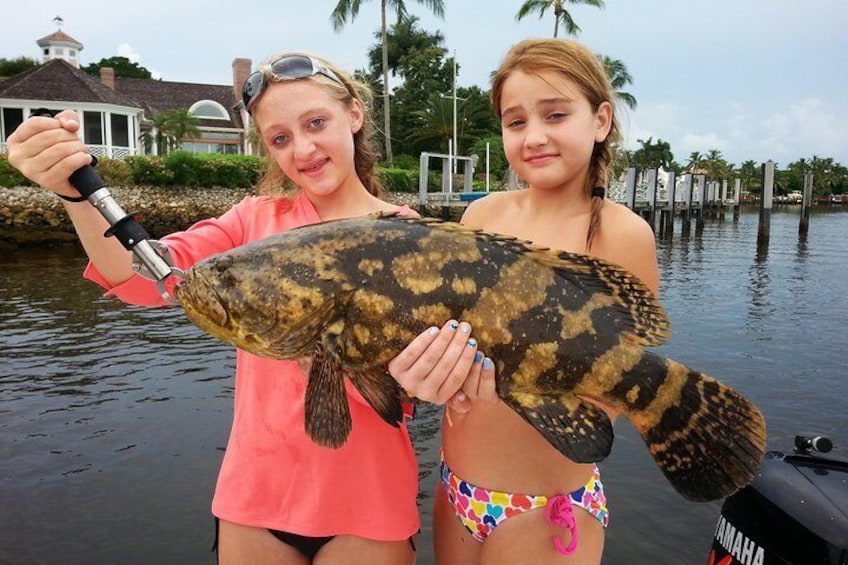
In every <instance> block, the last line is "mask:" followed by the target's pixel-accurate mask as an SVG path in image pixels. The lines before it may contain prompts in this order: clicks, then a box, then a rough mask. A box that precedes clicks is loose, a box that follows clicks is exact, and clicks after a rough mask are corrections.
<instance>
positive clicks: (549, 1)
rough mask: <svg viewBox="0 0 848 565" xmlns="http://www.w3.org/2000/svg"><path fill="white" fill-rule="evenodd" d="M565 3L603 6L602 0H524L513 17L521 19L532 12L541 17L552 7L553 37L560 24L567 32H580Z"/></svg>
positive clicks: (574, 33) (570, 33)
mask: <svg viewBox="0 0 848 565" xmlns="http://www.w3.org/2000/svg"><path fill="white" fill-rule="evenodd" d="M566 4H587V5H589V6H596V7H598V8H603V7H604V6H605V4H604V0H525V2H524V4H522V5H521V8H520V9H519V10H518V13H517V14H516V15H515V19H516V20H521V19H523V18H524V16H526V15H528V14H530V13H532V12H538V13H539V19H542V18H543V17H544V16H545V12H546V11H547V10H548V8H553V9H554V37H556V36H557V32H558V31H559V27H560V25H561V26H562V27H563V29H564V30H565V32H566V33H567V34H569V35H577V34H578V33H580V26H578V25H577V23H576V22H575V21H574V19H573V18H572V17H571V14H569V13H568V10H566V9H565V5H566Z"/></svg>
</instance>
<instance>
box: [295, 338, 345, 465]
mask: <svg viewBox="0 0 848 565" xmlns="http://www.w3.org/2000/svg"><path fill="white" fill-rule="evenodd" d="M305 410H306V422H305V426H306V435H308V436H309V437H310V438H311V439H312V441H314V442H315V443H317V444H318V445H321V446H324V447H332V448H339V447H341V446H342V445H344V443H345V441H347V438H348V436H349V435H350V430H351V427H352V423H351V418H350V406H348V401H347V394H346V393H345V387H344V374H343V372H342V367H341V363H340V362H339V361H338V360H336V359H332V358H329V357H327V356H325V355H323V354H322V353H317V354H316V355H315V358H314V359H313V361H312V368H311V369H310V371H309V382H308V383H307V385H306V406H305Z"/></svg>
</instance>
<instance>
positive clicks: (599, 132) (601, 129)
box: [595, 101, 612, 143]
mask: <svg viewBox="0 0 848 565" xmlns="http://www.w3.org/2000/svg"><path fill="white" fill-rule="evenodd" d="M610 128H612V104H610V103H609V102H607V101H604V102H601V104H600V106H598V110H597V111H596V112H595V142H597V143H601V142H602V141H604V140H605V139H606V138H607V136H608V135H609V132H610Z"/></svg>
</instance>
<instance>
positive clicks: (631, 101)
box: [597, 55, 636, 110]
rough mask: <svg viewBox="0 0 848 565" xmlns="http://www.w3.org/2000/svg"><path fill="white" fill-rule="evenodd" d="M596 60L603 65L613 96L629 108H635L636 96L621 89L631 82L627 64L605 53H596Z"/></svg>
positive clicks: (631, 78)
mask: <svg viewBox="0 0 848 565" xmlns="http://www.w3.org/2000/svg"><path fill="white" fill-rule="evenodd" d="M597 57H598V60H599V61H600V62H601V64H602V65H603V66H604V70H605V71H606V73H607V78H609V81H610V85H611V86H612V88H613V90H614V91H615V96H616V98H618V99H619V100H621V101H622V102H624V103H625V104H627V107H628V108H630V109H631V110H635V109H636V97H635V96H633V95H632V94H630V93H629V92H624V91H623V90H621V89H622V88H624V87H625V86H627V85H628V84H632V83H633V77H631V76H630V73H629V72H628V71H627V65H625V64H624V63H623V62H621V61H620V60H618V59H613V58H611V57H607V56H606V55H598V56H597Z"/></svg>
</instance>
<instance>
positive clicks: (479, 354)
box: [474, 351, 483, 363]
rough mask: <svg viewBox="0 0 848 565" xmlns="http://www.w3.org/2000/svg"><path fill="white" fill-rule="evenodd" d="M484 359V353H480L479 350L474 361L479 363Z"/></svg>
mask: <svg viewBox="0 0 848 565" xmlns="http://www.w3.org/2000/svg"><path fill="white" fill-rule="evenodd" d="M482 360H483V354H482V353H480V352H479V351H478V352H477V353H475V354H474V362H475V363H479V362H480V361H482Z"/></svg>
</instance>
